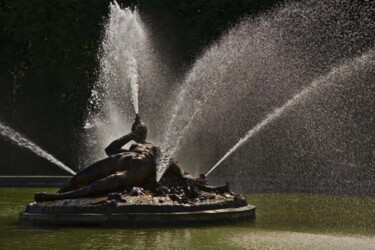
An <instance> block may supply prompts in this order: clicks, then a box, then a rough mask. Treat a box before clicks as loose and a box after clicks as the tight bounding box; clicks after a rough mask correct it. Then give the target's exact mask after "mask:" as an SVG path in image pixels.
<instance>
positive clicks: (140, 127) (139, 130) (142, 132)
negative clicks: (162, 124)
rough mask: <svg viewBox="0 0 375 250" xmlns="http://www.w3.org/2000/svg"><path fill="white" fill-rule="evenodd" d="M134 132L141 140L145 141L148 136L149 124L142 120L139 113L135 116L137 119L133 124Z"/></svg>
mask: <svg viewBox="0 0 375 250" xmlns="http://www.w3.org/2000/svg"><path fill="white" fill-rule="evenodd" d="M132 133H134V134H136V135H138V136H139V141H137V142H144V141H146V138H147V126H146V125H145V124H144V123H143V122H142V121H141V117H140V116H139V114H137V115H136V116H135V121H134V123H133V125H132Z"/></svg>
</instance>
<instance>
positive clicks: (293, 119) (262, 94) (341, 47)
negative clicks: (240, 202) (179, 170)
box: [164, 1, 375, 193]
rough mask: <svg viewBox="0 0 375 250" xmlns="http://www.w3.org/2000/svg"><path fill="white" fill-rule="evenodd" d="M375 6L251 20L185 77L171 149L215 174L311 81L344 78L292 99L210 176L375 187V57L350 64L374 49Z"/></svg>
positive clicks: (309, 186) (287, 186) (335, 188)
mask: <svg viewBox="0 0 375 250" xmlns="http://www.w3.org/2000/svg"><path fill="white" fill-rule="evenodd" d="M374 14H375V6H374V3H371V2H363V1H305V2H303V3H287V4H285V5H284V6H280V7H279V8H278V9H275V10H273V11H271V12H268V13H266V14H263V15H261V16H258V17H256V18H249V19H244V20H243V21H242V22H241V23H240V24H238V25H237V26H236V27H234V28H233V29H231V30H230V31H228V32H227V34H224V35H223V37H222V38H221V39H220V40H219V41H217V42H216V43H214V44H213V45H212V46H211V47H210V48H208V49H207V50H206V51H205V52H204V53H203V54H202V56H201V57H200V58H199V59H198V60H197V61H196V63H195V64H194V65H193V66H192V68H191V70H190V71H189V72H188V73H187V75H186V77H185V80H184V81H183V82H182V83H181V87H180V88H181V89H180V91H179V92H177V93H176V97H175V100H176V104H175V106H174V107H173V108H172V109H171V112H170V113H171V114H170V119H169V121H170V122H169V125H168V129H167V130H166V131H167V132H166V133H165V135H164V140H165V142H166V143H165V146H164V148H165V149H166V151H167V152H168V157H170V156H172V157H174V158H176V159H177V160H179V162H180V164H181V165H182V166H183V167H185V168H187V169H188V170H189V171H190V172H192V173H193V174H194V175H195V176H197V175H198V174H199V173H202V172H206V171H207V170H209V169H210V167H212V166H214V165H215V163H217V161H218V160H219V159H221V158H222V157H223V155H225V154H226V150H227V149H228V148H229V147H230V145H235V144H236V142H238V139H239V138H241V137H243V135H244V134H247V132H246V131H248V132H249V133H251V134H252V133H253V132H254V130H250V131H249V129H250V128H254V129H255V128H256V127H257V124H258V125H260V124H262V121H263V120H264V117H268V116H267V114H270V113H271V114H272V110H276V111H277V107H282V106H283V104H285V103H288V100H289V99H290V98H291V97H292V96H294V95H296V94H298V93H299V92H300V91H301V89H303V88H304V87H305V86H309V84H311V83H314V82H316V81H318V82H320V81H323V80H321V79H324V78H325V77H328V80H327V81H331V80H332V81H333V79H341V80H340V82H339V83H336V84H332V83H329V82H325V83H324V85H327V86H329V87H326V88H324V91H317V92H316V93H315V91H313V92H314V93H312V94H311V95H310V96H309V97H307V98H306V99H308V100H305V101H303V102H302V103H301V102H299V101H298V102H297V103H298V105H291V106H290V105H288V107H289V106H290V108H288V110H289V111H288V112H287V114H286V115H285V116H284V115H283V117H280V119H278V122H275V123H273V124H272V125H270V127H269V128H268V129H267V130H263V132H262V133H258V136H257V138H256V140H252V141H251V143H250V142H249V143H246V146H245V145H243V147H241V149H239V150H238V152H237V153H236V154H235V155H233V157H231V159H230V160H228V161H226V162H224V163H223V164H224V165H223V166H221V168H220V169H218V170H217V172H215V174H213V175H211V176H210V179H211V180H213V181H214V182H222V181H225V180H229V181H230V182H231V183H233V184H234V187H235V188H237V189H241V190H242V191H243V190H246V191H248V192H249V191H254V192H256V191H266V190H279V191H282V190H284V191H306V190H308V191H310V190H315V191H318V190H319V191H322V192H323V191H324V192H336V193H337V192H339V193H340V192H344V193H345V192H351V193H372V192H375V190H374V188H373V186H372V184H371V183H372V182H373V178H372V177H371V176H374V172H375V170H374V167H373V166H374V165H373V164H374V160H375V159H374V155H373V153H372V152H374V148H375V141H374V135H373V131H374V130H373V126H371V124H373V122H372V121H373V117H374V105H372V104H373V99H374V98H373V97H371V96H373V95H374V84H373V79H374V70H373V64H372V59H371V60H367V61H366V60H365V61H363V62H361V63H363V64H361V63H359V65H362V66H361V67H356V66H355V65H352V67H351V66H350V61H351V60H354V62H357V59H353V58H362V57H361V55H366V53H367V52H368V51H371V50H372V49H373V48H374V41H375V39H374V33H373V30H374V29H375V23H374V22H373V19H372V16H373V15H374ZM368 53H372V52H368ZM365 57H366V56H365ZM358 60H360V59H358ZM354 64H356V63H354ZM345 65H347V66H345ZM341 67H343V68H342V70H343V71H345V70H348V71H347V72H341V74H342V78H340V77H338V75H337V74H336V73H334V72H336V70H337V69H340V68H341ZM332 74H333V75H334V77H333V76H332ZM332 77H333V78H332ZM318 79H320V80H318ZM319 85H320V83H319ZM322 85H323V83H322ZM308 92H310V91H308ZM303 96H305V94H303ZM281 113H283V112H281ZM354 117H356V118H354ZM267 119H269V117H268V118H267ZM272 120H273V119H272ZM263 122H265V121H263ZM267 123H268V120H267ZM261 128H263V126H261ZM250 137H251V136H250ZM246 138H247V137H246ZM360 138H361V139H360ZM244 142H245V141H243V140H241V144H242V143H244Z"/></svg>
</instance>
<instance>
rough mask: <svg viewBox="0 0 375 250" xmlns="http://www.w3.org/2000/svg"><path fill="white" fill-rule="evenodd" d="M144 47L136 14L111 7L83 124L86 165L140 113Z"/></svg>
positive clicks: (114, 5)
mask: <svg viewBox="0 0 375 250" xmlns="http://www.w3.org/2000/svg"><path fill="white" fill-rule="evenodd" d="M146 45H147V44H146V34H145V30H144V27H143V24H142V23H141V21H140V18H139V15H138V12H137V10H134V11H132V10H131V9H129V8H121V7H120V6H119V4H118V3H117V2H116V1H115V2H113V3H111V4H110V12H109V17H108V20H107V23H106V25H105V33H104V37H103V41H102V45H101V48H100V53H99V59H100V70H99V78H98V80H97V82H96V83H95V85H94V87H93V89H92V95H91V98H90V100H89V107H88V116H87V120H86V124H85V129H86V130H87V133H88V134H87V140H88V141H89V145H88V146H89V147H88V148H87V150H88V153H87V155H86V156H85V157H88V159H87V160H85V164H87V163H88V162H90V161H93V160H94V159H97V158H99V157H101V155H103V153H102V152H103V149H104V148H105V146H106V145H107V144H108V143H109V141H111V140H113V139H114V138H116V137H118V136H120V135H123V134H125V133H126V129H127V128H129V127H130V125H131V122H132V119H133V117H134V114H135V113H139V104H138V91H139V87H138V84H139V65H140V62H139V60H140V58H141V56H142V53H147V49H146ZM131 106H133V108H134V111H133V112H132V111H131V109H130V107H131Z"/></svg>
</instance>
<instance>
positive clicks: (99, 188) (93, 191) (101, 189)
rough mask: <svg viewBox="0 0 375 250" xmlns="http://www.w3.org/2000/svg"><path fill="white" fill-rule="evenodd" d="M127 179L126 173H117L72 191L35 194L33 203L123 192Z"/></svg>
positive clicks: (126, 185)
mask: <svg viewBox="0 0 375 250" xmlns="http://www.w3.org/2000/svg"><path fill="white" fill-rule="evenodd" d="M128 179H129V177H128V175H127V173H126V172H118V173H116V174H113V175H110V176H108V177H106V178H104V179H101V180H98V181H95V182H94V183H92V184H90V185H88V186H84V187H81V188H78V189H76V190H73V191H69V192H65V193H57V194H47V193H36V194H35V196H34V199H35V201H51V200H61V199H74V198H83V197H89V196H98V195H105V194H107V193H110V192H116V191H123V190H124V189H125V188H127V187H128V186H129V184H128V183H129V180H128Z"/></svg>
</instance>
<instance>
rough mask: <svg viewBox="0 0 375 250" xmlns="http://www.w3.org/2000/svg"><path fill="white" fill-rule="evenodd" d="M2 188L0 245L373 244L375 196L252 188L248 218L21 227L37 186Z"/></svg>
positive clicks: (315, 246) (245, 246)
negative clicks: (252, 213)
mask: <svg viewBox="0 0 375 250" xmlns="http://www.w3.org/2000/svg"><path fill="white" fill-rule="evenodd" d="M41 190H45V191H55V190H54V189H46V188H0V194H1V197H2V199H1V201H0V207H1V213H0V249H375V198H374V197H352V196H328V195H311V194H255V195H254V194H253V195H248V200H249V202H250V203H252V204H254V205H256V206H257V218H256V220H255V221H254V222H252V223H245V224H237V225H225V226H224V225H221V226H202V227H186V228H146V229H142V228H136V229H135V228H131V229H126V228H100V227H24V226H20V225H19V224H18V213H19V212H21V211H22V210H23V209H24V207H25V205H26V204H27V203H29V202H30V201H31V200H32V195H33V193H34V192H36V191H41Z"/></svg>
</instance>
